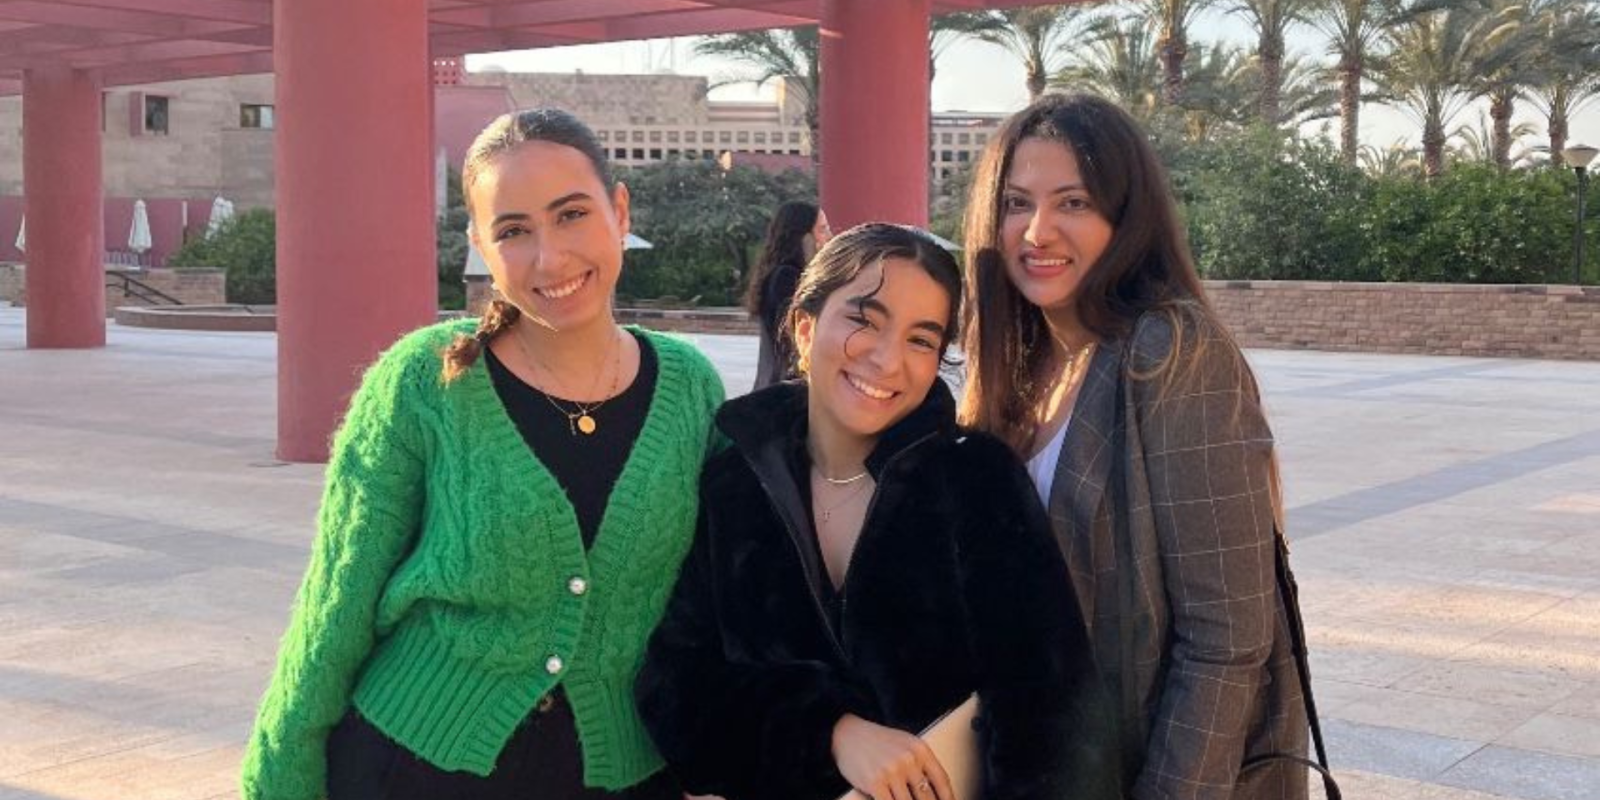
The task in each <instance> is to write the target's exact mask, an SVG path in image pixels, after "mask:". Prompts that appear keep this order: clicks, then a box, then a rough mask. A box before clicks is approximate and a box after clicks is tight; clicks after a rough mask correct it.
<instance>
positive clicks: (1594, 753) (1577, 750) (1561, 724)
mask: <svg viewBox="0 0 1600 800" xmlns="http://www.w3.org/2000/svg"><path fill="white" fill-rule="evenodd" d="M1498 742H1499V743H1500V744H1503V745H1506V746H1508V747H1520V748H1522V749H1524V750H1539V751H1542V752H1546V753H1555V754H1557V755H1569V756H1579V757H1584V758H1600V719H1595V718H1593V717H1568V716H1562V715H1560V714H1540V715H1539V716H1537V717H1534V718H1533V719H1530V720H1528V721H1527V722H1526V723H1524V724H1523V725H1521V726H1520V727H1518V728H1517V729H1516V730H1513V731H1511V732H1510V733H1508V734H1506V735H1505V736H1502V737H1498Z"/></svg>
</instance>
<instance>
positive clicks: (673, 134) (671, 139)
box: [667, 131, 678, 144]
mask: <svg viewBox="0 0 1600 800" xmlns="http://www.w3.org/2000/svg"><path fill="white" fill-rule="evenodd" d="M667 143H668V144H677V143H678V132H677V131H667Z"/></svg>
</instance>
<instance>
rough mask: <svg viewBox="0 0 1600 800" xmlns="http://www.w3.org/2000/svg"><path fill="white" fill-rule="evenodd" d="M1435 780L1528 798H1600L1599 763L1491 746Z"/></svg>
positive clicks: (1597, 799)
mask: <svg viewBox="0 0 1600 800" xmlns="http://www.w3.org/2000/svg"><path fill="white" fill-rule="evenodd" d="M1435 782H1436V783H1441V784H1444V785H1446V786H1457V787H1461V788H1464V789H1474V790H1478V791H1485V792H1495V793H1499V794H1504V795H1506V796H1508V797H1517V798H1528V799H1529V800H1600V763H1596V762H1595V761H1594V760H1593V759H1581V758H1573V757H1570V756H1558V755H1551V754H1548V753H1535V752H1531V751H1528V750H1518V749H1515V748H1511V747H1499V746H1490V747H1485V748H1483V749H1482V750H1480V751H1478V752H1476V753H1474V754H1472V755H1471V756H1469V757H1468V758H1466V759H1465V760H1463V761H1462V762H1461V763H1459V764H1457V765H1455V766H1454V767H1451V768H1450V770H1449V771H1447V772H1445V773H1444V774H1443V775H1440V776H1439V777H1438V779H1437V780H1436V781H1435Z"/></svg>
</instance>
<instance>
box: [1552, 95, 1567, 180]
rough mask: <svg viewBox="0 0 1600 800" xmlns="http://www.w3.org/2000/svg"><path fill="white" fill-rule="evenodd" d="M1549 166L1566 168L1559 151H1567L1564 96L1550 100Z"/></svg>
mask: <svg viewBox="0 0 1600 800" xmlns="http://www.w3.org/2000/svg"><path fill="white" fill-rule="evenodd" d="M1550 100H1551V102H1550V165H1551V166H1553V167H1555V168H1556V169H1561V168H1562V167H1564V166H1566V163H1567V162H1566V161H1564V160H1562V158H1561V151H1562V150H1565V149H1567V104H1566V97H1565V96H1564V95H1562V96H1557V97H1552V98H1550Z"/></svg>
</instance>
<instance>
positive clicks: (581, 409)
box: [512, 331, 622, 436]
mask: <svg viewBox="0 0 1600 800" xmlns="http://www.w3.org/2000/svg"><path fill="white" fill-rule="evenodd" d="M512 338H513V339H516V340H517V347H518V349H520V350H521V351H522V355H523V357H524V358H526V359H528V361H529V362H531V363H533V364H534V365H535V366H537V367H538V368H539V369H541V370H543V371H544V372H545V374H546V375H549V376H550V377H552V378H553V377H555V374H556V373H555V370H552V369H550V368H549V367H548V366H545V364H544V362H542V361H540V360H539V359H537V358H534V357H533V353H532V352H530V351H529V350H528V345H527V344H525V343H524V342H523V341H522V337H521V336H516V335H514V334H513V336H512ZM611 342H612V348H611V349H612V351H613V353H614V357H613V359H612V369H611V391H609V392H607V393H606V396H605V397H602V398H600V399H599V400H597V401H594V402H590V403H580V402H578V401H577V400H568V401H566V402H569V403H571V404H572V405H573V406H574V408H573V409H568V408H566V407H565V406H563V405H562V404H561V403H560V402H558V401H557V400H556V399H555V398H554V397H552V396H551V395H550V393H549V392H547V391H545V390H543V389H541V388H539V387H537V386H535V387H533V388H534V391H537V392H538V393H539V395H540V396H542V397H543V398H544V399H545V402H547V403H549V404H550V407H551V408H554V409H555V410H556V413H558V414H560V415H561V416H563V417H566V418H567V430H568V431H570V432H571V433H572V435H573V436H577V435H578V434H580V433H582V434H583V435H584V436H590V435H593V434H594V432H595V431H597V430H599V429H600V425H599V423H597V422H595V419H594V412H596V411H599V410H600V407H601V406H603V405H605V404H606V403H607V402H610V400H611V399H612V398H614V397H616V396H617V386H618V385H619V384H620V383H621V382H622V346H621V344H620V342H619V341H618V339H617V337H616V333H615V331H613V332H612V337H611ZM601 374H603V373H596V374H595V379H594V383H593V384H592V385H591V386H590V387H589V394H591V395H592V394H594V390H595V389H597V388H599V385H600V375H601Z"/></svg>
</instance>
